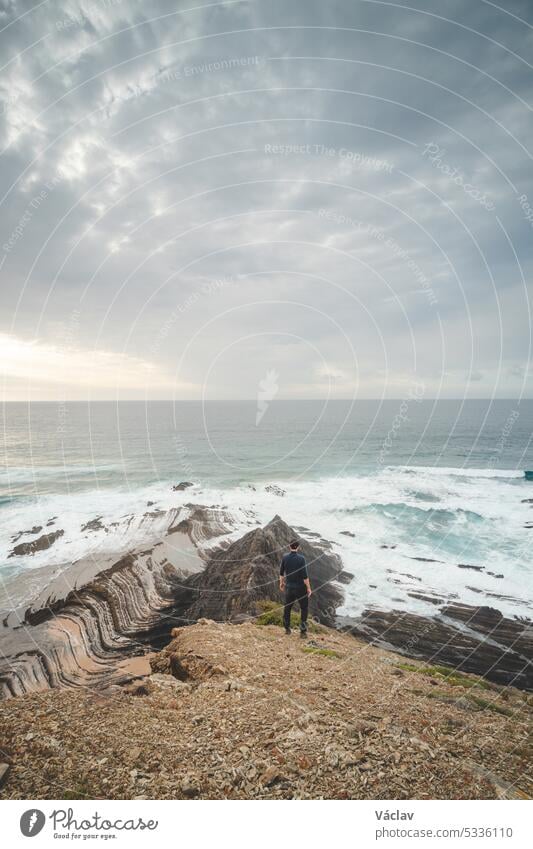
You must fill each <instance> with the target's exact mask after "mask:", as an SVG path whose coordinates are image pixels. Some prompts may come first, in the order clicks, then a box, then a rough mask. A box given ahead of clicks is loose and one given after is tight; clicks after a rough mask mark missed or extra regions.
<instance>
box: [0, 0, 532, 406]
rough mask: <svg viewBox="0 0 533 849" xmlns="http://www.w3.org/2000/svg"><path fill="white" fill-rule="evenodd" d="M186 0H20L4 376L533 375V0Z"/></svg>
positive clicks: (251, 386)
mask: <svg viewBox="0 0 533 849" xmlns="http://www.w3.org/2000/svg"><path fill="white" fill-rule="evenodd" d="M179 5H180V9H179V10H176V4H175V3H170V2H167V0H156V2H153V3H150V4H145V3H141V2H140V0H100V1H99V0H91V2H87V3H85V2H81V3H79V2H74V0H71V1H70V2H60V3H59V2H55V3H53V4H52V3H50V2H44V3H41V4H39V5H37V6H35V7H34V8H33V9H31V10H29V11H28V10H27V9H26V8H25V7H24V6H23V4H20V3H17V2H9V3H4V4H3V11H0V30H1V31H0V40H1V41H0V43H1V45H2V52H1V55H2V64H3V67H2V73H1V77H0V79H1V82H0V97H1V101H2V105H1V107H0V143H1V154H0V193H1V198H2V200H1V204H2V222H3V230H2V233H3V235H2V240H1V246H0V263H1V275H2V289H1V296H0V297H1V300H2V311H1V323H0V331H1V333H2V337H1V338H2V340H3V342H2V351H3V357H2V360H3V362H2V369H3V373H4V397H5V398H6V399H8V400H9V399H15V398H24V399H26V398H27V397H38V398H57V397H62V395H63V394H66V395H67V396H68V397H72V398H86V397H88V396H89V397H94V398H109V397H113V398H114V397H130V398H133V397H149V398H150V397H176V398H181V397H183V398H200V397H206V398H246V397H248V398H250V397H256V395H257V391H258V386H259V384H260V381H261V380H263V379H264V378H265V375H267V374H269V373H275V374H276V375H277V386H278V391H279V397H296V398H310V397H326V396H330V397H352V396H353V395H356V396H357V397H382V396H385V397H400V396H403V395H404V394H405V392H406V391H408V389H409V387H412V386H413V385H415V384H416V385H418V384H420V383H421V384H423V385H424V387H425V390H424V391H425V395H426V397H431V396H442V397H491V396H493V395H494V396H497V397H523V396H526V397H532V395H533V392H532V381H531V375H530V370H529V360H530V341H531V334H530V331H531V309H530V303H529V298H528V290H529V292H530V291H531V271H532V262H531V260H532V251H531V246H532V244H533V169H532V168H531V152H530V150H529V147H530V139H531V126H532V119H531V103H530V100H531V90H532V85H531V82H532V66H531V64H530V60H531V57H532V55H533V53H532V50H531V48H532V45H533V18H532V17H531V7H530V4H529V3H528V2H525V0H524V2H519V0H516V1H515V2H511V3H508V4H506V9H505V10H503V9H500V8H498V6H497V5H496V4H493V3H488V2H485V0H476V2H474V3H470V4H464V3H461V2H459V0H457V2H450V3H447V4H446V5H445V10H443V7H442V4H440V3H437V2H436V0H435V2H433V0H432V2H430V3H428V2H421V0H420V2H419V3H418V7H417V6H416V5H413V4H410V8H407V7H404V6H403V5H401V4H400V3H394V2H387V3H385V2H379V1H378V0H361V2H357V3H353V2H351V0H337V2H333V3H327V4H326V3H322V2H318V0H298V2H294V3H286V2H279V0H272V2H269V3H262V2H248V0H243V2H240V0H239V2H222V3H199V2H196V5H195V6H193V5H192V4H191V5H189V4H188V3H187V4H185V3H184V4H179ZM29 352H30V353H32V356H31V357H29ZM36 352H37V353H36ZM34 355H35V356H34ZM28 357H29V358H28ZM32 357H33V358H32ZM28 363H30V366H28ZM95 363H96V364H97V365H96V366H95ZM73 364H74V366H75V372H76V374H78V375H79V380H72V374H73V370H72V368H73ZM111 375H112V377H111Z"/></svg>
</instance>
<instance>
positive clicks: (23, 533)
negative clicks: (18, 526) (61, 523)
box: [11, 525, 43, 542]
mask: <svg viewBox="0 0 533 849" xmlns="http://www.w3.org/2000/svg"><path fill="white" fill-rule="evenodd" d="M42 529H43V526H42V525H34V526H33V528H32V529H31V530H29V531H19V532H18V534H15V536H13V537H11V542H17V540H19V539H20V538H21V537H23V536H26V534H38V533H39V532H40V531H42Z"/></svg>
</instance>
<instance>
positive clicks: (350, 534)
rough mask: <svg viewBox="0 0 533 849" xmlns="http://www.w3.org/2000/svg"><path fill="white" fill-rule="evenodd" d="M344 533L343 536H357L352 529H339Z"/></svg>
mask: <svg viewBox="0 0 533 849" xmlns="http://www.w3.org/2000/svg"><path fill="white" fill-rule="evenodd" d="M339 533H341V534H342V535H343V537H355V534H354V533H353V532H352V531H339Z"/></svg>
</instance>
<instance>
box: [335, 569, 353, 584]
mask: <svg viewBox="0 0 533 849" xmlns="http://www.w3.org/2000/svg"><path fill="white" fill-rule="evenodd" d="M354 578H355V575H354V574H353V572H348V571H347V570H346V569H343V570H342V572H339V574H338V575H337V581H339V583H341V584H349V583H350V581H353V579H354Z"/></svg>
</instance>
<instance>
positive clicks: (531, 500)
mask: <svg viewBox="0 0 533 849" xmlns="http://www.w3.org/2000/svg"><path fill="white" fill-rule="evenodd" d="M521 503H522V504H533V498H523V499H522V501H521Z"/></svg>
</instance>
